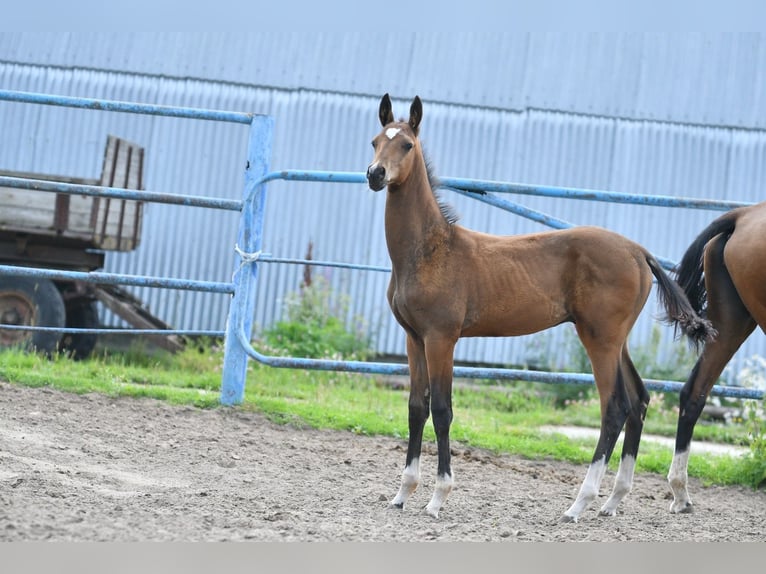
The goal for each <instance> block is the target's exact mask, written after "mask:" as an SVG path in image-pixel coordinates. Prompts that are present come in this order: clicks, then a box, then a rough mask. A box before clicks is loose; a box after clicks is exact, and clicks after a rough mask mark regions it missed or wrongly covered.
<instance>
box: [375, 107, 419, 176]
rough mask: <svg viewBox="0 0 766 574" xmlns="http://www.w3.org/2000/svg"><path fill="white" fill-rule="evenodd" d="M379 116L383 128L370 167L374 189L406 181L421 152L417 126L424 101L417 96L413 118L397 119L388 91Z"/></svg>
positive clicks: (376, 137) (411, 112) (411, 115)
mask: <svg viewBox="0 0 766 574" xmlns="http://www.w3.org/2000/svg"><path fill="white" fill-rule="evenodd" d="M378 117H379V118H380V124H381V125H382V126H383V131H381V132H380V133H379V134H378V135H377V136H375V139H373V140H372V147H373V148H374V149H375V156H374V157H373V158H372V163H370V166H369V167H368V168H367V182H368V184H369V185H370V189H372V190H373V191H380V190H381V189H383V188H384V187H386V186H387V185H395V186H396V185H401V184H402V183H404V182H405V181H407V178H408V177H409V175H410V171H411V169H412V165H413V163H414V161H415V158H416V157H417V156H418V155H420V154H419V153H418V152H419V148H420V143H419V142H418V126H420V120H421V119H422V118H423V104H422V103H421V102H420V98H419V97H418V96H415V99H414V100H412V105H410V119H409V120H408V121H406V122H404V121H399V122H396V121H394V114H393V112H392V110H391V98H389V97H388V94H386V95H384V96H383V98H382V99H381V100H380V109H379V110H378Z"/></svg>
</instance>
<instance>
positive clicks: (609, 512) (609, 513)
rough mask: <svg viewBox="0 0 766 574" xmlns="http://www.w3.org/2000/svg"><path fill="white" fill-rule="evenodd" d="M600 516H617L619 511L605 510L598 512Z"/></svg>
mask: <svg viewBox="0 0 766 574" xmlns="http://www.w3.org/2000/svg"><path fill="white" fill-rule="evenodd" d="M598 515H599V516H617V509H615V510H604V509H603V508H602V509H601V510H599V511H598Z"/></svg>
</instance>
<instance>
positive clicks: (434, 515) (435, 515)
mask: <svg viewBox="0 0 766 574" xmlns="http://www.w3.org/2000/svg"><path fill="white" fill-rule="evenodd" d="M423 513H424V514H427V515H428V516H430V517H431V518H433V519H434V520H439V510H438V509H437V510H433V509H431V508H428V507H427V506H426V507H425V508H424V509H423Z"/></svg>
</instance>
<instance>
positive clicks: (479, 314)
mask: <svg viewBox="0 0 766 574" xmlns="http://www.w3.org/2000/svg"><path fill="white" fill-rule="evenodd" d="M378 115H379V119H380V123H381V125H382V126H383V130H382V131H381V132H380V133H379V134H378V135H377V136H376V137H375V139H374V140H373V141H372V145H373V147H374V149H375V155H374V158H373V160H372V163H371V164H370V166H369V168H368V170H367V180H368V183H369V186H370V188H371V189H372V190H374V191H380V190H382V189H383V188H385V187H387V188H388V191H387V195H386V209H385V233H386V243H387V246H388V252H389V255H390V258H391V262H392V268H393V269H392V273H391V281H390V284H389V288H388V301H389V304H390V306H391V310H392V312H393V314H394V316H395V317H396V319H397V321H398V322H399V323H400V324H401V326H402V327H403V328H404V330H405V331H406V334H407V361H408V364H409V369H410V384H411V386H410V397H409V444H408V448H407V458H406V460H405V467H404V471H403V472H402V478H401V487H400V489H399V492H398V493H397V495H396V496H395V497H394V499H393V500H392V501H391V504H392V505H393V506H395V507H399V508H403V507H404V504H405V502H406V501H407V498H408V497H409V496H410V494H412V492H413V491H414V490H415V488H416V487H417V485H418V482H419V480H420V468H419V462H420V454H421V443H422V438H423V428H424V426H425V423H426V420H427V419H428V416H429V411H430V414H431V416H432V418H433V425H434V430H435V432H436V440H437V448H438V468H437V476H436V486H435V489H434V492H433V496H432V498H431V500H430V502H429V503H428V505H427V506H426V512H427V513H428V514H430V515H431V516H433V517H435V518H436V517H438V515H439V510H440V508H441V507H442V505H443V504H444V501H445V500H446V498H447V496H448V495H449V493H450V491H451V489H452V486H453V473H452V468H451V466H450V445H449V430H450V424H451V422H452V368H453V352H454V348H455V343H456V342H457V340H458V339H459V338H460V337H486V336H513V335H524V334H528V333H534V332H537V331H541V330H543V329H548V328H550V327H553V326H554V325H558V324H560V323H564V322H567V321H570V322H573V323H574V324H575V327H576V330H577V333H578V335H579V337H580V339H581V341H582V343H583V345H584V346H585V349H586V351H587V353H588V357H589V358H590V361H591V364H592V366H593V374H594V377H595V381H596V386H597V388H598V392H599V396H600V401H601V434H600V437H599V440H598V444H597V446H596V450H595V452H594V455H593V459H592V462H591V464H590V466H589V468H588V471H587V474H586V476H585V480H584V482H583V484H582V487H581V488H580V491H579V494H578V495H577V498H576V500H575V502H574V503H573V504H572V506H571V507H570V508H569V509H568V510H567V511H566V512H565V513H564V517H563V520H565V521H575V522H576V521H577V519H578V517H579V516H580V513H581V512H582V511H583V510H584V509H585V508H586V507H587V506H588V505H589V504H590V502H591V501H592V500H593V499H594V498H596V496H597V495H598V491H599V487H600V484H601V481H602V479H603V476H604V472H605V471H606V466H607V463H608V461H609V458H610V456H611V455H612V450H613V449H614V446H615V442H616V441H617V438H618V436H619V434H620V432H621V430H622V428H623V426H625V441H624V446H623V452H622V459H621V462H620V467H619V471H618V473H617V478H616V480H615V484H614V489H613V491H612V494H611V496H610V497H609V499H608V500H607V501H606V503H605V504H604V506H603V507H602V508H601V513H602V514H604V515H614V514H615V513H616V510H617V506H618V504H619V503H620V501H621V500H622V498H623V497H624V496H625V495H626V494H627V493H628V492H629V491H630V489H631V486H632V481H633V470H634V465H635V459H636V455H637V453H638V445H639V440H640V438H641V431H642V428H643V422H644V415H645V413H646V408H647V405H648V402H649V395H648V393H647V392H646V389H645V388H644V384H643V382H642V381H641V378H640V377H639V375H638V373H637V372H636V369H635V367H634V366H633V362H632V361H631V359H630V355H629V354H628V347H627V343H626V340H627V337H628V333H629V332H630V329H631V327H632V326H633V324H634V322H635V321H636V318H637V317H638V315H639V313H640V312H641V309H642V308H643V306H644V303H645V302H646V299H647V297H648V295H649V292H650V289H651V286H652V275H654V276H655V277H656V278H657V282H658V285H659V296H660V299H661V301H662V302H663V303H664V305H665V309H666V311H667V313H668V315H669V317H670V318H672V319H674V320H676V321H678V322H679V324H680V325H681V327H682V329H683V331H684V332H685V333H686V334H687V335H689V336H690V337H691V338H693V339H695V340H701V339H704V338H706V337H708V336H710V334H711V329H710V327H709V325H708V324H707V323H705V322H704V321H702V320H700V318H699V317H697V315H696V314H695V313H694V311H693V309H692V308H691V306H690V305H689V303H688V301H687V300H686V297H685V296H684V294H683V292H682V291H681V289H680V288H679V287H678V285H677V284H676V283H674V282H672V281H671V280H670V279H669V278H668V276H667V275H665V273H664V272H663V271H662V269H661V268H660V266H659V265H658V263H657V261H656V260H655V259H654V257H652V255H651V254H649V253H648V252H647V251H646V250H645V249H643V248H642V247H641V246H639V245H638V244H636V243H634V242H632V241H630V240H628V239H626V238H624V237H622V236H621V235H618V234H616V233H612V232H610V231H607V230H605V229H601V228H597V227H578V228H574V229H568V230H563V231H550V232H542V233H534V234H529V235H518V236H507V237H501V236H494V235H488V234H485V233H479V232H476V231H471V230H469V229H466V228H464V227H461V226H460V225H457V224H456V223H455V219H454V217H452V215H451V214H450V213H449V212H448V210H447V209H446V208H444V207H443V206H441V205H440V204H439V202H438V201H437V198H436V196H435V192H434V187H435V184H434V183H433V181H432V178H431V177H430V174H429V169H428V167H427V165H426V161H425V160H424V157H423V152H422V149H421V146H420V141H419V139H418V132H419V127H420V122H421V119H422V115H423V108H422V103H421V101H420V98H418V97H415V99H414V100H413V102H412V105H411V106H410V116H409V119H408V120H407V121H394V116H393V113H392V109H391V100H390V98H389V96H388V94H386V95H385V96H383V98H382V100H381V102H380V107H379V111H378Z"/></svg>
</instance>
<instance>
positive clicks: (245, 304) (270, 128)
mask: <svg viewBox="0 0 766 574" xmlns="http://www.w3.org/2000/svg"><path fill="white" fill-rule="evenodd" d="M273 135H274V120H273V118H271V117H269V116H255V117H253V121H252V123H251V124H250V141H249V143H248V149H247V166H246V168H245V191H244V198H243V199H244V202H243V205H242V213H241V214H240V220H239V232H238V234H237V246H238V248H239V250H240V251H239V253H238V254H239V257H240V264H239V266H238V267H237V269H236V270H235V272H234V278H233V283H234V295H233V296H232V299H231V304H230V306H229V316H228V318H227V320H226V339H225V344H224V359H223V375H222V381H221V399H220V400H221V403H222V404H224V405H235V404H240V403H241V402H242V400H243V399H244V396H245V380H246V378H247V361H248V355H247V353H246V352H245V349H244V348H243V347H242V344H241V343H240V342H239V339H238V337H237V330H238V329H239V328H240V325H243V326H244V331H245V334H247V335H248V336H249V335H250V333H251V331H252V328H253V313H254V311H255V287H254V286H255V279H256V277H257V273H258V267H257V263H256V262H255V259H256V258H257V253H258V252H259V251H260V249H261V244H262V240H263V214H264V209H265V203H266V184H265V183H259V182H260V181H261V180H262V178H263V177H264V176H265V175H266V174H267V173H268V171H269V160H270V157H271V144H272V139H273Z"/></svg>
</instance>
